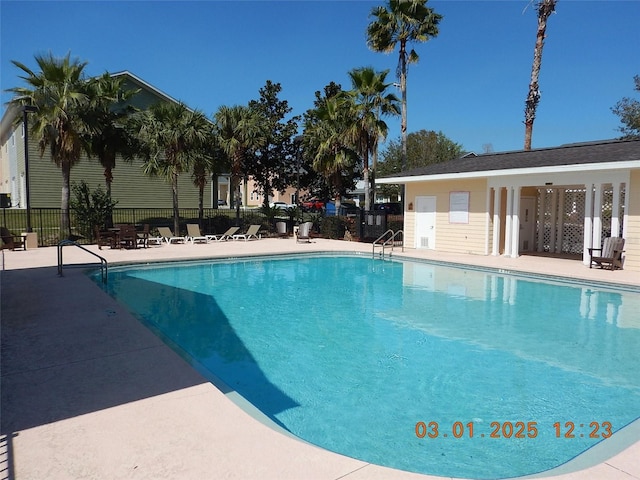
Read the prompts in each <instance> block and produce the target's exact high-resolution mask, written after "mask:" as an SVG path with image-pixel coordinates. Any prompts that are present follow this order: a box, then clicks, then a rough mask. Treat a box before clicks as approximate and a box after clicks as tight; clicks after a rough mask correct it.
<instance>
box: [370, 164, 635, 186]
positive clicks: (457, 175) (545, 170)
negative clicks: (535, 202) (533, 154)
mask: <svg viewBox="0 0 640 480" xmlns="http://www.w3.org/2000/svg"><path fill="white" fill-rule="evenodd" d="M636 168H638V169H640V160H628V161H624V162H601V163H588V164H585V163H576V164H571V165H555V166H548V167H532V168H513V169H509V170H483V171H479V172H453V173H440V174H433V175H412V176H404V177H387V178H377V179H376V183H378V184H389V183H391V184H398V183H399V184H405V183H416V182H435V181H438V180H460V179H470V178H490V177H505V176H513V175H531V174H552V173H567V172H583V171H585V170H586V169H588V170H589V171H594V170H627V169H636Z"/></svg>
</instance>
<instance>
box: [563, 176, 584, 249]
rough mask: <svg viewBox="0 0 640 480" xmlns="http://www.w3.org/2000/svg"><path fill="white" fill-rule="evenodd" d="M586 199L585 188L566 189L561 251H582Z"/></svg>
mask: <svg viewBox="0 0 640 480" xmlns="http://www.w3.org/2000/svg"><path fill="white" fill-rule="evenodd" d="M585 199H586V189H584V188H577V189H567V190H565V193H564V212H563V213H564V215H563V217H562V219H563V222H564V224H563V230H562V250H561V253H575V254H580V253H582V247H583V242H584V205H585Z"/></svg>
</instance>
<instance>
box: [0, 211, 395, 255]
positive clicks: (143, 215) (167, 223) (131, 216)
mask: <svg viewBox="0 0 640 480" xmlns="http://www.w3.org/2000/svg"><path fill="white" fill-rule="evenodd" d="M60 214H61V210H60V209H59V208H32V209H31V215H30V220H31V228H32V231H33V232H36V233H37V234H38V245H39V246H41V247H44V246H54V245H57V243H58V242H59V241H60V240H61V236H60ZM1 215H2V218H1V223H0V225H2V226H5V227H7V228H8V229H9V230H10V231H11V232H13V233H22V232H26V231H27V216H26V211H25V210H20V209H2V213H1ZM402 219H403V217H402V215H389V214H387V213H386V212H383V211H364V210H358V211H357V212H355V213H352V214H349V215H347V216H337V217H335V216H330V217H325V216H324V215H323V214H322V213H310V212H305V213H303V214H302V216H301V217H299V218H294V217H291V216H289V215H287V214H285V212H283V213H282V215H278V216H276V217H268V216H266V215H264V214H263V213H262V211H261V210H260V209H241V210H240V216H239V218H236V211H235V210H233V209H228V208H223V209H213V208H207V209H204V213H203V218H202V222H199V218H198V209H197V208H181V209H180V231H179V232H176V234H177V235H183V234H185V233H186V229H187V227H186V225H187V224H188V223H199V224H200V229H201V231H202V233H203V234H216V233H222V232H224V231H226V230H227V229H228V228H229V227H231V226H234V225H237V226H239V227H241V228H244V227H246V226H248V225H251V224H260V225H262V227H263V230H264V231H265V232H275V223H276V222H278V221H284V222H286V223H287V225H288V231H289V232H293V225H294V224H296V222H299V221H312V222H313V223H314V231H315V232H316V234H318V235H322V236H326V237H328V238H344V236H345V232H346V231H349V233H350V234H351V237H352V238H353V239H354V240H358V241H363V242H372V241H373V240H375V239H376V238H378V237H379V236H380V235H381V234H383V233H384V232H385V231H386V230H387V229H388V228H391V229H393V230H400V229H402V228H403V227H402ZM81 223H82V222H79V221H78V219H77V218H76V215H75V213H74V212H73V211H72V212H71V233H72V236H73V239H74V240H77V241H78V242H79V243H85V244H86V243H92V242H93V241H94V239H93V234H92V232H88V231H84V230H83V228H82V227H81V226H80V225H81ZM113 223H114V224H118V223H126V224H133V225H136V226H138V227H142V226H143V225H144V224H149V227H150V230H151V231H152V232H153V230H154V229H156V228H157V227H170V228H172V229H173V209H172V208H116V209H114V210H113Z"/></svg>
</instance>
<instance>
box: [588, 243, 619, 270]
mask: <svg viewBox="0 0 640 480" xmlns="http://www.w3.org/2000/svg"><path fill="white" fill-rule="evenodd" d="M623 248H624V238H622V237H607V238H605V239H604V242H603V243H602V248H589V257H590V259H589V268H591V267H592V266H593V264H594V263H595V264H596V265H599V266H600V268H605V265H608V266H609V269H610V270H615V269H616V268H619V269H621V270H622V263H623V259H622V254H623V253H624V250H623ZM593 252H600V255H594V254H593Z"/></svg>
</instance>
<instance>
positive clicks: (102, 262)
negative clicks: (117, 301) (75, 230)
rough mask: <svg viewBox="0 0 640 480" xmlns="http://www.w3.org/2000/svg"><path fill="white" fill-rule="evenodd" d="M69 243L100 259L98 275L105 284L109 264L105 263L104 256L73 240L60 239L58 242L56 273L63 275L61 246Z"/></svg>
mask: <svg viewBox="0 0 640 480" xmlns="http://www.w3.org/2000/svg"><path fill="white" fill-rule="evenodd" d="M69 245H75V246H76V247H78V248H79V249H80V250H84V251H85V252H87V253H90V254H91V255H93V256H94V257H98V258H99V259H100V276H101V278H102V283H104V284H106V283H107V278H108V274H109V270H108V269H109V266H108V264H107V260H106V259H105V258H104V257H101V256H100V255H98V254H97V253H95V252H92V251H91V250H89V249H88V248H85V247H83V246H82V245H80V244H79V243H78V242H74V241H73V240H62V241H60V242H59V243H58V275H59V276H61V277H62V276H63V273H62V267H63V266H64V262H63V260H62V247H66V246H69Z"/></svg>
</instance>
